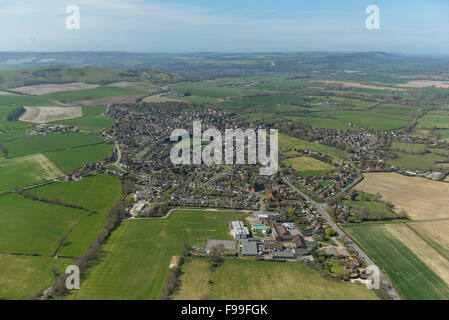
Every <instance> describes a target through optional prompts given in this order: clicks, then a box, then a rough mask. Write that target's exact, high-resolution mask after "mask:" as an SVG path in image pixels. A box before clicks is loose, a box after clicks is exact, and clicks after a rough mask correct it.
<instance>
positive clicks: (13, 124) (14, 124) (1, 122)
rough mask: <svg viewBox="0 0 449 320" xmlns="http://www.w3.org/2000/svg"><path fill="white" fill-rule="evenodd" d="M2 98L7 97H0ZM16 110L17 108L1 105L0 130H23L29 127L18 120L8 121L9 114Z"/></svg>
mask: <svg viewBox="0 0 449 320" xmlns="http://www.w3.org/2000/svg"><path fill="white" fill-rule="evenodd" d="M1 97H5V96H2V95H0V98H1ZM0 104H1V103H0ZM14 109H17V107H12V106H2V105H0V130H5V129H11V128H22V127H27V126H29V124H28V123H25V122H22V121H18V120H16V121H7V120H6V116H7V115H8V113H10V112H11V111H13V110H14Z"/></svg>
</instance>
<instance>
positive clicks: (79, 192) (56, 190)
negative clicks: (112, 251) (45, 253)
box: [30, 174, 122, 256]
mask: <svg viewBox="0 0 449 320" xmlns="http://www.w3.org/2000/svg"><path fill="white" fill-rule="evenodd" d="M30 193H31V194H33V195H36V196H39V197H45V198H48V199H55V198H56V199H58V200H59V201H61V202H67V203H73V204H76V205H80V206H83V207H86V208H90V209H94V210H96V211H97V213H96V214H92V215H90V216H88V217H86V218H84V219H83V220H82V221H81V222H80V224H78V225H77V226H76V228H75V229H74V230H73V231H72V232H71V233H70V235H69V236H68V237H67V239H66V241H65V243H64V245H63V246H62V247H61V248H60V249H59V251H58V254H60V255H68V256H79V255H81V254H82V253H83V252H84V251H85V250H87V248H88V247H89V246H90V245H91V244H92V242H93V240H94V239H95V238H96V237H97V235H98V234H99V233H100V231H101V230H102V229H103V228H104V226H105V225H106V222H107V220H108V212H109V211H108V209H109V208H110V207H111V206H113V205H114V204H115V203H117V201H119V200H120V197H121V193H122V192H121V186H120V181H119V180H118V179H117V178H115V177H111V176H109V175H104V174H100V175H96V176H93V177H87V178H83V179H81V180H80V181H77V182H59V183H55V184H51V185H46V186H43V187H39V188H36V189H33V190H30Z"/></svg>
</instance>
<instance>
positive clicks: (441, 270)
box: [386, 222, 449, 284]
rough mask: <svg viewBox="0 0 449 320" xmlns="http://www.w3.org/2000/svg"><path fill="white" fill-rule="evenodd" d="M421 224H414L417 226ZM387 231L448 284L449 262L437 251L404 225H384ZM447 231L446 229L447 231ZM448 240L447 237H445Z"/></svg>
mask: <svg viewBox="0 0 449 320" xmlns="http://www.w3.org/2000/svg"><path fill="white" fill-rule="evenodd" d="M421 223H422V222H418V223H415V224H414V225H419V224H421ZM386 228H387V229H388V231H390V232H391V234H393V235H394V236H395V237H396V238H398V239H399V240H400V241H402V242H403V243H404V244H405V245H406V246H407V247H408V248H409V249H410V250H412V251H413V253H414V254H416V255H417V256H418V257H419V258H420V259H421V260H422V261H423V262H424V263H425V264H426V265H427V266H428V267H430V268H431V269H432V270H433V271H435V273H436V274H437V275H439V276H440V277H441V279H443V280H444V281H445V282H446V283H447V284H449V260H447V259H446V258H444V257H443V256H441V255H440V254H439V253H438V251H436V250H435V249H434V248H432V247H431V246H430V245H429V244H428V243H427V242H426V241H424V240H423V239H421V238H420V237H419V236H418V235H417V234H416V233H415V232H413V230H412V229H410V228H409V227H408V226H407V225H406V224H405V223H393V224H389V225H386ZM447 230H448V229H446V231H447ZM447 238H449V236H447Z"/></svg>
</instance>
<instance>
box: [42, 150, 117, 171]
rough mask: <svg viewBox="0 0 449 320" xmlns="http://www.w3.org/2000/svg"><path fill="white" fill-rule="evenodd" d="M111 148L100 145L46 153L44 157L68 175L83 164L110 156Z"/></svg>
mask: <svg viewBox="0 0 449 320" xmlns="http://www.w3.org/2000/svg"><path fill="white" fill-rule="evenodd" d="M113 148H114V145H111V144H105V143H102V144H96V145H93V146H87V147H79V148H73V149H68V150H60V151H53V152H47V153H46V154H45V155H46V156H47V157H48V158H49V159H51V160H52V161H53V162H54V163H56V164H57V165H58V167H59V168H61V169H62V170H63V171H64V172H67V173H69V172H73V170H75V169H78V168H80V167H82V166H83V165H85V164H90V163H96V162H98V161H101V160H104V159H105V158H107V157H109V156H110V155H111V152H112V149H113Z"/></svg>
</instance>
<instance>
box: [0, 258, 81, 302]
mask: <svg viewBox="0 0 449 320" xmlns="http://www.w3.org/2000/svg"><path fill="white" fill-rule="evenodd" d="M70 264H73V261H72V260H71V259H54V258H52V257H31V256H11V255H7V254H0V298H5V299H28V298H32V297H33V296H34V295H35V294H36V293H38V292H39V291H40V290H42V289H44V288H45V287H47V286H49V285H50V284H51V282H52V281H53V280H55V279H56V276H55V275H54V274H53V272H52V269H53V268H55V269H56V270H57V272H58V273H62V272H64V271H65V268H66V267H67V266H68V265H70Z"/></svg>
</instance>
